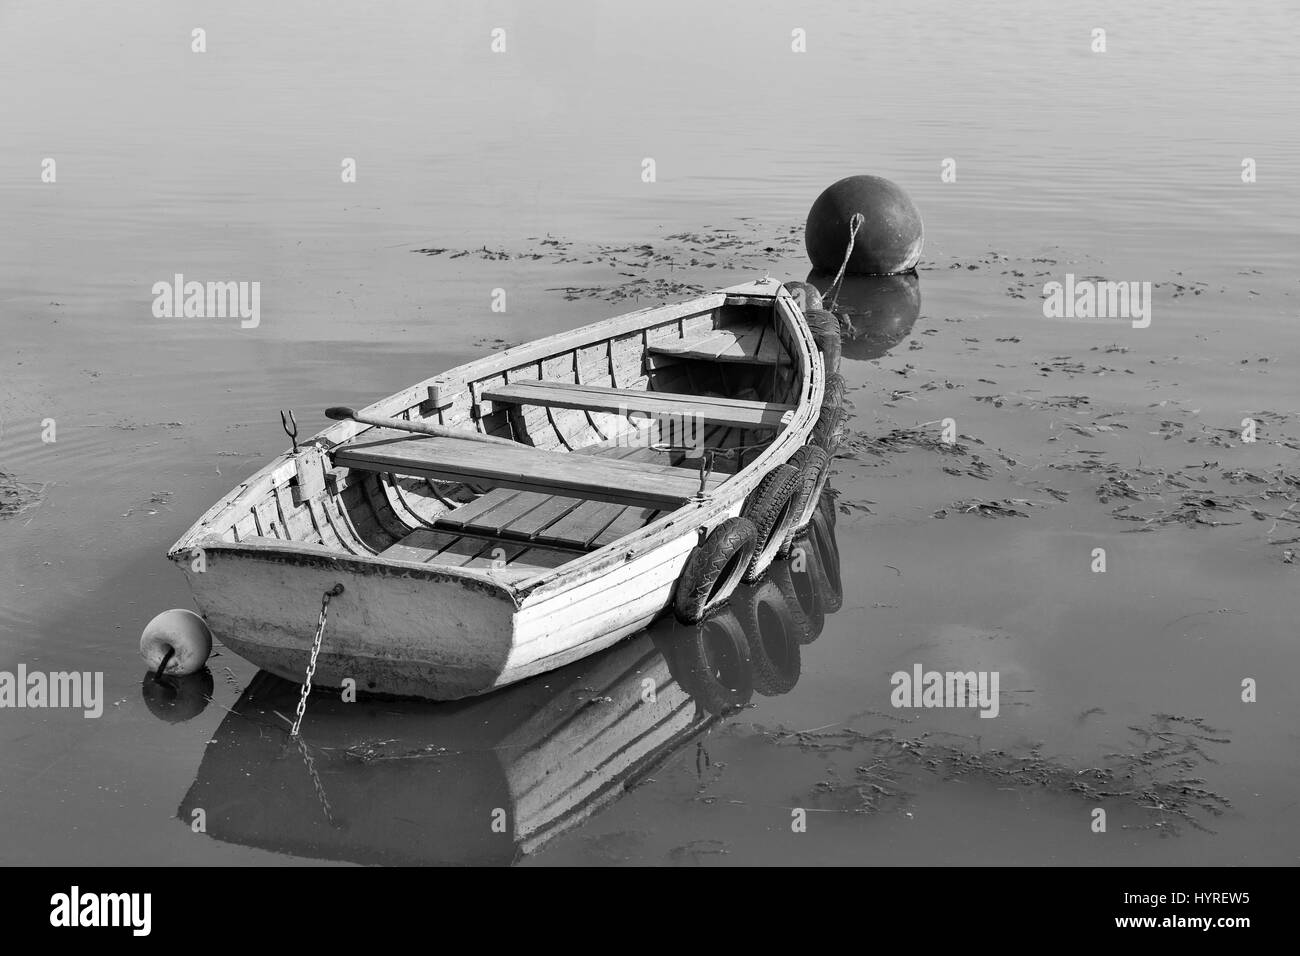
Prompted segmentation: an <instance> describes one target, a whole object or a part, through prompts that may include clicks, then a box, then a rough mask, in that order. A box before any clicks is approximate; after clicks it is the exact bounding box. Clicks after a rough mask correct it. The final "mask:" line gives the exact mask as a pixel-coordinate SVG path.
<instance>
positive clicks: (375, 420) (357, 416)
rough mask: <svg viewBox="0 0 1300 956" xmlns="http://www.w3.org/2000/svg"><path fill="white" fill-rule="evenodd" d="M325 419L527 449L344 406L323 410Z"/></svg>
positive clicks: (454, 430) (478, 434)
mask: <svg viewBox="0 0 1300 956" xmlns="http://www.w3.org/2000/svg"><path fill="white" fill-rule="evenodd" d="M325 417H326V418H328V419H331V420H333V421H336V422H345V421H353V422H357V423H359V424H361V425H374V426H376V427H377V428H394V429H396V430H398V431H404V432H414V433H415V434H417V435H431V436H433V437H434V438H459V439H461V440H463V441H477V442H483V443H484V444H488V445H509V446H510V447H511V448H527V447H528V446H527V445H520V444H519V443H518V442H513V441H508V440H506V439H504V438H493V437H492V436H491V435H483V434H480V433H479V432H475V431H470V430H469V429H466V428H448V427H447V426H446V425H430V424H429V423H428V422H408V421H404V420H402V419H400V418H380V417H379V416H378V415H362V414H361V413H360V412H357V411H355V410H353V409H351V408H348V407H347V406H346V405H335V406H332V407H330V408H327V409H325Z"/></svg>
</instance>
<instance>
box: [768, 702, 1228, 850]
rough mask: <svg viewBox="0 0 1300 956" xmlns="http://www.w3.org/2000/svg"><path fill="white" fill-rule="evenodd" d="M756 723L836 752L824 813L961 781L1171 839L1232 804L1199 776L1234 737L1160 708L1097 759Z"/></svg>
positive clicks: (889, 802)
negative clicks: (1045, 797) (1053, 799)
mask: <svg viewBox="0 0 1300 956" xmlns="http://www.w3.org/2000/svg"><path fill="white" fill-rule="evenodd" d="M1089 713H1090V714H1091V713H1096V709H1094V710H1093V711H1091V712H1089ZM755 729H757V730H758V732H759V733H760V735H761V736H762V737H763V738H764V739H765V740H767V741H768V742H770V743H771V744H773V745H775V746H778V747H796V748H798V749H799V750H801V751H804V752H807V753H820V754H824V755H826V756H827V757H829V758H832V759H831V761H830V763H829V765H828V766H827V768H826V774H825V777H824V778H823V779H822V780H820V781H818V782H817V783H815V784H813V786H812V787H811V789H810V790H809V792H808V799H809V805H810V806H812V807H816V808H817V809H820V810H833V811H839V812H843V813H865V814H870V813H882V812H891V811H900V810H903V809H905V808H906V807H907V806H908V805H909V804H910V803H911V801H912V799H913V798H914V797H915V795H916V793H917V792H918V791H919V790H920V789H922V788H923V787H925V786H926V785H927V784H929V783H933V782H935V781H939V782H945V781H953V780H960V779H978V780H983V781H985V782H987V783H990V784H994V785H996V786H997V787H999V788H1001V789H1006V788H1013V789H1022V790H1043V791H1047V792H1050V793H1054V794H1059V795H1068V796H1075V797H1077V798H1078V799H1079V800H1081V801H1086V802H1087V803H1088V804H1090V805H1095V806H1100V807H1104V808H1111V809H1112V810H1117V811H1127V812H1125V813H1124V814H1123V815H1124V817H1125V819H1126V820H1130V821H1131V822H1126V823H1123V824H1122V826H1123V828H1124V829H1136V830H1153V831H1157V832H1159V833H1161V834H1163V835H1171V836H1173V835H1178V834H1179V833H1181V832H1183V831H1184V830H1186V829H1188V828H1191V829H1195V830H1200V831H1203V832H1207V833H1212V832H1213V831H1212V830H1211V829H1210V828H1209V827H1208V826H1206V823H1207V822H1208V821H1209V820H1211V819H1212V818H1214V817H1219V816H1221V815H1223V814H1224V813H1225V812H1227V811H1228V810H1230V809H1231V808H1232V803H1231V802H1230V801H1229V800H1228V798H1227V797H1224V796H1222V795H1220V794H1218V793H1216V792H1214V791H1213V790H1211V789H1209V787H1208V786H1207V785H1206V781H1205V779H1204V778H1202V777H1200V776H1198V774H1197V771H1198V769H1199V768H1201V767H1203V766H1204V765H1205V764H1214V763H1217V762H1218V761H1217V760H1216V758H1215V757H1214V756H1213V754H1212V753H1211V750H1212V748H1215V747H1223V746H1226V745H1228V744H1229V743H1231V741H1230V740H1229V739H1228V738H1227V737H1226V736H1224V735H1223V732H1222V731H1219V730H1217V729H1215V728H1214V727H1211V726H1209V725H1208V724H1207V723H1206V722H1205V721H1204V720H1202V719H1200V718H1197V717H1183V716H1178V715H1175V714H1153V715H1152V716H1151V718H1150V719H1149V720H1148V721H1147V722H1146V723H1144V724H1142V725H1140V726H1130V727H1128V728H1127V732H1128V734H1129V737H1128V740H1127V741H1126V743H1125V745H1124V746H1123V747H1122V748H1121V749H1119V750H1116V751H1114V752H1110V753H1104V754H1102V755H1101V757H1100V758H1098V759H1097V760H1096V762H1095V764H1093V765H1087V764H1080V763H1077V762H1075V761H1073V760H1071V759H1069V758H1066V757H1061V756H1054V755H1051V754H1048V753H1045V752H1044V751H1043V750H1042V748H1041V746H1040V745H1036V744H1030V745H1028V746H1026V747H1024V748H1023V749H1018V750H1013V749H1008V748H989V749H986V748H984V747H981V746H980V741H979V738H978V737H967V736H962V735H958V734H950V733H941V732H931V731H925V732H921V733H918V734H914V735H909V734H907V733H905V732H904V731H903V730H901V729H899V728H895V727H883V728H881V729H879V730H874V731H864V730H858V729H855V728H853V727H848V726H841V727H838V728H835V729H827V730H818V731H791V730H785V729H777V730H765V729H763V728H761V727H756V728H755ZM845 758H849V760H848V761H847V763H852V764H853V766H851V767H850V766H848V765H847V763H846V760H845Z"/></svg>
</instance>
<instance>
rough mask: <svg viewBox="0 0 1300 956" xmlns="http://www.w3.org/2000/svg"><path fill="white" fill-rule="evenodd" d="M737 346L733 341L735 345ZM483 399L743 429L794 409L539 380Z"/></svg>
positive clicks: (768, 424)
mask: <svg viewBox="0 0 1300 956" xmlns="http://www.w3.org/2000/svg"><path fill="white" fill-rule="evenodd" d="M762 333H763V330H762V329H761V328H760V329H758V330H756V332H755V333H754V334H753V336H752V337H753V338H754V339H755V340H757V339H760V338H761V337H762ZM739 341H740V340H737V342H738V343H739ZM755 351H758V349H755ZM483 398H484V399H485V400H490V401H494V402H511V403H515V404H520V405H539V406H543V407H546V408H572V409H580V410H583V411H592V412H616V413H619V414H623V415H628V414H641V415H650V416H657V417H667V416H672V417H681V418H693V417H694V416H699V417H700V418H702V419H703V420H704V421H706V422H720V423H723V424H727V425H737V426H740V427H742V428H777V427H779V426H780V425H781V423H782V420H783V418H784V417H785V416H787V415H788V414H789V413H790V412H792V411H793V410H794V406H793V405H780V404H776V403H773V402H750V401H741V400H739V399H734V398H721V397H713V396H705V395H687V394H681V393H677V392H648V391H645V390H642V389H627V388H603V387H600V386H595V385H572V384H565V383H561V382H542V381H532V382H515V383H513V384H511V385H503V386H498V387H496V388H491V389H488V390H486V391H485V392H484V393H483Z"/></svg>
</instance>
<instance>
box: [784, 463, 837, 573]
mask: <svg viewBox="0 0 1300 956" xmlns="http://www.w3.org/2000/svg"><path fill="white" fill-rule="evenodd" d="M830 463H831V456H830V455H829V454H828V453H827V451H826V449H824V448H821V447H819V446H817V445H804V446H803V447H802V448H800V449H799V450H798V451H796V452H795V453H794V454H793V455H791V456H790V462H789V464H790V465H791V466H792V467H795V468H798V469H799V488H798V490H797V491H796V492H795V498H794V514H795V517H794V520H793V521H791V522H790V525H789V528H788V529H787V530H786V533H785V540H784V541H783V542H782V543H781V548H780V550H779V551H777V557H780V558H784V557H786V556H787V555H789V554H790V546H791V545H792V544H793V543H794V538H795V535H797V534H799V533H800V532H801V531H803V530H804V529H805V528H807V527H808V522H809V521H811V520H812V515H813V511H815V510H816V508H817V500H818V498H819V497H820V496H821V493H822V488H824V487H825V485H826V479H827V477H828V474H829V470H830Z"/></svg>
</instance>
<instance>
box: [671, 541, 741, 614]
mask: <svg viewBox="0 0 1300 956" xmlns="http://www.w3.org/2000/svg"><path fill="white" fill-rule="evenodd" d="M757 547H758V535H757V532H756V530H755V528H754V523H753V522H752V521H750V520H749V519H748V518H743V517H737V518H727V519H726V520H724V521H722V522H721V523H720V524H718V525H717V527H715V528H714V529H713V530H712V531H711V532H709V536H708V537H707V538H705V539H704V543H703V544H700V545H697V546H696V547H695V550H694V551H692V552H691V554H690V557H688V558H687V559H686V567H684V568H683V569H682V576H681V577H680V578H678V579H677V588H676V591H675V592H674V594H673V613H674V614H675V615H676V616H677V620H679V621H681V622H682V623H684V624H696V623H698V622H699V621H701V620H703V619H704V618H705V617H706V616H707V615H708V614H709V612H710V611H713V610H714V609H716V608H717V607H719V606H721V605H723V604H725V603H726V602H727V599H728V598H730V597H731V593H732V592H733V591H735V590H736V585H738V584H739V583H740V579H741V577H742V576H743V575H744V573H745V570H746V568H748V567H749V563H750V561H751V560H752V559H753V557H754V553H755V551H756V549H757Z"/></svg>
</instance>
